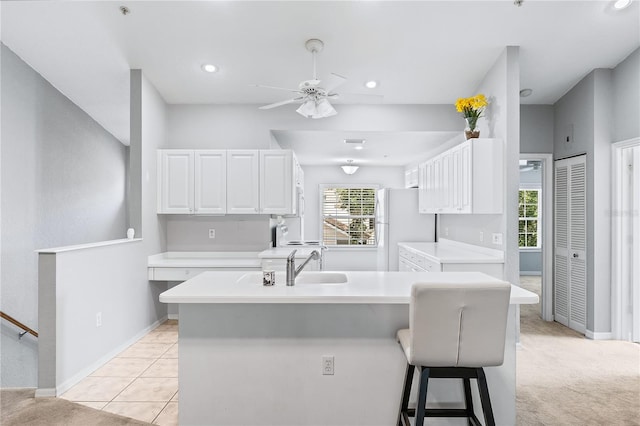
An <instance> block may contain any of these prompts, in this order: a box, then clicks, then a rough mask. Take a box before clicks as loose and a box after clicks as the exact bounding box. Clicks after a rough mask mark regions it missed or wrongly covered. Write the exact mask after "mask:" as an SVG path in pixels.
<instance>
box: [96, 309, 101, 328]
mask: <svg viewBox="0 0 640 426" xmlns="http://www.w3.org/2000/svg"><path fill="white" fill-rule="evenodd" d="M96 327H102V312H98V313H97V314H96Z"/></svg>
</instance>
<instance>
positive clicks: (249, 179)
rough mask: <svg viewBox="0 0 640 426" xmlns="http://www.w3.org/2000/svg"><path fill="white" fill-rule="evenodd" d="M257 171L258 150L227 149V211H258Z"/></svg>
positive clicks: (258, 182)
mask: <svg viewBox="0 0 640 426" xmlns="http://www.w3.org/2000/svg"><path fill="white" fill-rule="evenodd" d="M259 171H260V156H259V151H258V150H255V149H238V150H229V151H227V213H232V214H258V213H260V192H259V191H260V181H259V179H260V176H259Z"/></svg>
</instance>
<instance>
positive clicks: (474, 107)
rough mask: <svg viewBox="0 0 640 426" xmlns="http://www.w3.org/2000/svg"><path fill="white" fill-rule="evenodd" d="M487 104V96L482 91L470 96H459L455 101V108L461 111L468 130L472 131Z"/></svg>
mask: <svg viewBox="0 0 640 426" xmlns="http://www.w3.org/2000/svg"><path fill="white" fill-rule="evenodd" d="M488 104H489V103H488V102H487V98H485V96H484V95H483V94H482V93H478V94H477V95H475V96H472V97H470V98H459V99H458V100H457V101H456V110H457V111H458V112H461V113H462V116H463V117H464V119H465V120H466V121H467V125H468V126H469V130H470V131H472V132H473V131H474V130H475V129H476V123H477V121H478V118H480V117H482V112H483V111H484V108H485V107H486V106H487V105H488Z"/></svg>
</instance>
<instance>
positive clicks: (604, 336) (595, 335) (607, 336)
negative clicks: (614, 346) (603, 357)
mask: <svg viewBox="0 0 640 426" xmlns="http://www.w3.org/2000/svg"><path fill="white" fill-rule="evenodd" d="M584 335H585V336H586V337H587V339H592V340H613V333H612V332H610V331H605V332H594V331H591V330H586V331H585V333H584Z"/></svg>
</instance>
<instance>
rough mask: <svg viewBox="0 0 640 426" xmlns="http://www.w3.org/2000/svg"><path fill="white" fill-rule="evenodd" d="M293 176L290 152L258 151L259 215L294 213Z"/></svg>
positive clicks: (294, 190) (294, 167)
mask: <svg viewBox="0 0 640 426" xmlns="http://www.w3.org/2000/svg"><path fill="white" fill-rule="evenodd" d="M295 174H296V164H295V162H294V158H293V152H292V151H290V150H267V151H260V213H264V214H294V213H295V206H294V200H295V197H296V182H295V181H294V175H295Z"/></svg>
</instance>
